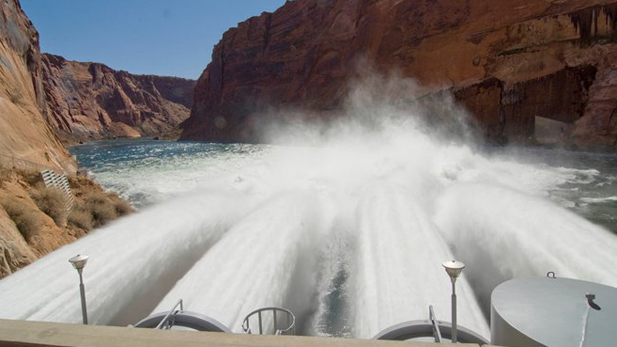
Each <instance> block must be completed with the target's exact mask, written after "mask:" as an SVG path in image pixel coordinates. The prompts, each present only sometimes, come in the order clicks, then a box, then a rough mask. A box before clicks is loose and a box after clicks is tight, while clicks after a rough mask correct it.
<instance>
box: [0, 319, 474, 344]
mask: <svg viewBox="0 0 617 347" xmlns="http://www.w3.org/2000/svg"><path fill="white" fill-rule="evenodd" d="M6 346H20V347H22V346H23V347H25V346H28V347H35V346H56V347H58V346H63V347H69V346H75V347H77V346H79V347H103V346H105V347H129V346H130V347H175V346H182V347H192V346H212V347H219V346H220V347H232V346H238V347H244V346H246V347H265V346H272V347H283V346H285V347H324V346H333V347H397V346H401V347H403V346H405V347H431V346H435V345H434V344H432V343H424V342H407V341H374V340H353V339H338V338H324V337H304V336H302V337H301V336H257V335H243V334H224V333H208V332H194V331H172V330H154V329H138V328H123V327H108V326H93V325H89V326H84V325H75V324H60V323H44V322H28V321H17V320H0V347H6ZM440 346H444V347H448V346H450V347H453V346H455V345H453V344H442V345H440ZM456 346H460V347H463V346H467V347H479V346H478V345H475V344H458V345H456Z"/></svg>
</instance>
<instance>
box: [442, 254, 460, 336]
mask: <svg viewBox="0 0 617 347" xmlns="http://www.w3.org/2000/svg"><path fill="white" fill-rule="evenodd" d="M441 265H442V266H443V267H444V268H445V269H446V272H447V273H448V276H450V280H451V281H452V343H456V342H457V336H456V335H457V331H456V286H455V283H456V279H457V278H458V276H459V275H460V274H461V272H463V269H464V268H465V264H463V263H462V262H460V261H456V260H449V261H444V262H443V263H442V264H441Z"/></svg>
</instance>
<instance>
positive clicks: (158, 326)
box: [154, 299, 184, 329]
mask: <svg viewBox="0 0 617 347" xmlns="http://www.w3.org/2000/svg"><path fill="white" fill-rule="evenodd" d="M178 305H180V311H184V306H183V303H182V299H180V301H178V303H177V304H175V305H174V307H172V308H171V310H169V312H167V314H166V315H165V317H163V319H161V322H160V323H159V325H157V326H156V328H154V329H163V324H165V323H167V321H168V320H169V317H170V316H171V314H172V313H174V311H175V310H176V307H178ZM169 328H171V326H168V328H167V329H169Z"/></svg>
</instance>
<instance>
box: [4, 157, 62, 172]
mask: <svg viewBox="0 0 617 347" xmlns="http://www.w3.org/2000/svg"><path fill="white" fill-rule="evenodd" d="M0 168H5V169H21V170H33V171H40V170H45V169H48V170H54V169H53V168H52V167H50V166H45V165H41V164H39V163H35V162H32V161H28V160H24V159H19V158H16V157H14V156H11V155H6V154H0Z"/></svg>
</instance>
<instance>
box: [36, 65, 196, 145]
mask: <svg viewBox="0 0 617 347" xmlns="http://www.w3.org/2000/svg"><path fill="white" fill-rule="evenodd" d="M43 65H44V69H43V77H44V78H43V82H44V86H45V93H46V94H47V116H48V122H49V124H50V125H51V126H52V128H53V129H54V131H55V132H56V133H57V134H58V135H59V136H60V137H61V138H62V139H63V140H65V141H67V142H76V141H87V140H95V139H106V138H114V137H140V136H160V135H162V136H168V135H171V136H173V134H172V133H173V132H174V130H175V129H177V127H178V125H179V124H180V123H181V122H182V121H184V120H185V119H186V118H187V117H188V115H189V112H190V111H189V109H190V107H191V104H192V99H193V87H194V85H195V81H191V80H186V79H182V78H176V77H160V76H145V75H132V74H130V73H128V72H125V71H116V70H113V69H111V68H109V67H107V66H105V65H103V64H97V63H82V62H75V61H68V60H66V59H64V58H62V57H60V56H57V55H51V54H44V55H43Z"/></svg>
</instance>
